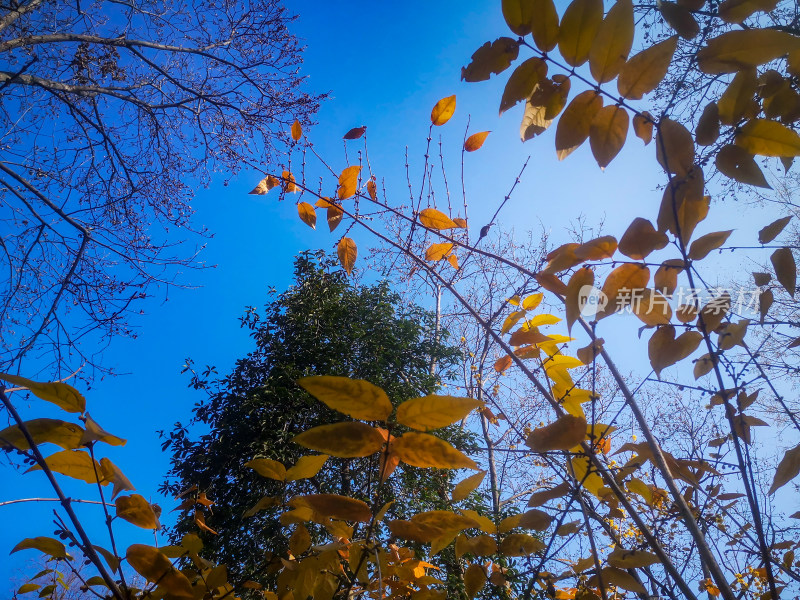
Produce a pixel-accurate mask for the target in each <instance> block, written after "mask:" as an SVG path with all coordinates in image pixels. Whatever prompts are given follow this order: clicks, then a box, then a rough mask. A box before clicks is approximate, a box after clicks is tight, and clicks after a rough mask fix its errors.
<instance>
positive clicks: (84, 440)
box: [80, 413, 126, 446]
mask: <svg viewBox="0 0 800 600" xmlns="http://www.w3.org/2000/svg"><path fill="white" fill-rule="evenodd" d="M85 425H86V431H84V432H83V436H82V437H81V443H80V445H81V446H85V445H87V444H89V443H91V442H105V443H106V444H109V445H111V446H124V445H125V443H126V440H123V439H122V438H120V437H117V436H115V435H112V434H110V433H108V432H107V431H106V430H105V429H103V428H102V427H100V425H98V424H97V422H96V421H95V420H94V419H92V417H90V416H89V413H86V421H85Z"/></svg>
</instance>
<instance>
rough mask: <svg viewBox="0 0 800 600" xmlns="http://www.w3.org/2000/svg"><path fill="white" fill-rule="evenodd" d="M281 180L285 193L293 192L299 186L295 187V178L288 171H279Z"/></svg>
mask: <svg viewBox="0 0 800 600" xmlns="http://www.w3.org/2000/svg"><path fill="white" fill-rule="evenodd" d="M281 180H282V182H283V189H284V191H285V192H286V193H287V194H293V193H294V192H296V191H297V190H299V189H300V188H298V187H297V183H296V181H297V180H296V179H295V178H294V175H292V174H291V173H290V172H289V171H284V172H283V173H281Z"/></svg>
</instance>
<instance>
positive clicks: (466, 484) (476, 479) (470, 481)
mask: <svg viewBox="0 0 800 600" xmlns="http://www.w3.org/2000/svg"><path fill="white" fill-rule="evenodd" d="M484 477H486V471H480V472H478V473H475V474H474V475H470V476H469V477H467V478H466V479H464V480H462V481H459V482H458V483H457V484H456V485H455V487H454V488H453V493H452V495H451V497H452V499H453V502H461V501H462V500H464V499H465V498H466V497H467V496H469V495H470V494H471V493H472V492H473V491H475V490H476V489H477V488H478V486H479V485H480V484H481V482H482V481H483V479H484Z"/></svg>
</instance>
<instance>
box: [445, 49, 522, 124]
mask: <svg viewBox="0 0 800 600" xmlns="http://www.w3.org/2000/svg"><path fill="white" fill-rule="evenodd" d="M517 56H519V43H518V42H517V41H516V40H512V39H511V38H509V37H501V38H498V39H496V40H495V41H493V42H486V43H485V44H484V45H483V46H481V47H480V48H478V49H477V50H476V51H475V53H474V54H473V55H472V61H471V62H470V63H469V64H468V65H467V66H466V67H462V68H461V79H463V80H464V81H469V82H475V81H486V80H487V79H489V77H490V76H491V74H492V73H497V74H500V73H502V72H503V71H505V70H506V69H507V68H508V67H510V66H511V63H512V62H513V61H515V60H516V59H517ZM453 98H455V96H453ZM453 102H454V103H455V100H453ZM454 108H455V107H454ZM450 115H451V116H452V112H451V113H450ZM449 118H450V117H448V119H449ZM431 120H433V115H431ZM445 120H447V119H445ZM434 125H436V123H434Z"/></svg>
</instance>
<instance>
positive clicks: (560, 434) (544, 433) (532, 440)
mask: <svg viewBox="0 0 800 600" xmlns="http://www.w3.org/2000/svg"><path fill="white" fill-rule="evenodd" d="M585 439H586V419H583V418H581V417H574V416H572V415H564V416H562V417H559V418H558V419H557V420H556V421H555V422H553V423H551V424H550V425H546V426H544V427H539V428H537V429H534V430H533V431H532V432H531V434H530V435H529V436H528V439H527V440H526V441H525V443H526V444H527V445H528V446H529V447H530V448H531V450H533V451H534V452H549V451H551V450H569V449H570V448H573V447H575V446H577V445H578V444H580V443H581V442H582V441H583V440H585Z"/></svg>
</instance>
